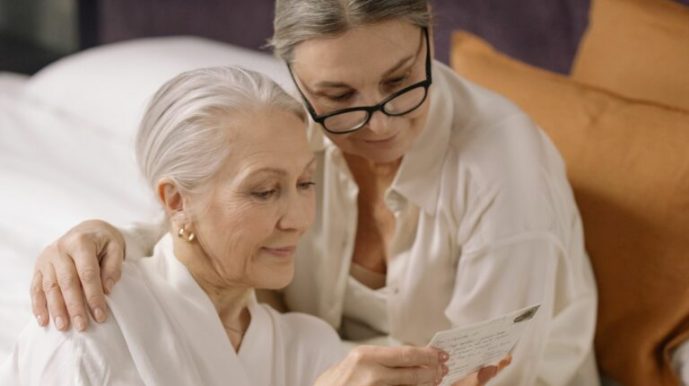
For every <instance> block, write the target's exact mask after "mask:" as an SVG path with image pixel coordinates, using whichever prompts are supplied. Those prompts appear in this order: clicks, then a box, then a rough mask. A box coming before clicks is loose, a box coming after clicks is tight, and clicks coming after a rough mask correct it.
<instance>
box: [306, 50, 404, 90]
mask: <svg viewBox="0 0 689 386" xmlns="http://www.w3.org/2000/svg"><path fill="white" fill-rule="evenodd" d="M415 56H416V55H410V56H406V57H404V58H402V59H400V60H399V61H398V62H397V63H395V65H394V66H392V67H390V69H388V70H387V71H385V72H384V73H383V76H382V77H383V78H385V77H386V76H389V75H390V74H392V73H393V72H395V71H397V70H399V69H400V68H402V67H404V65H405V64H407V62H409V61H411V60H413V59H414V57H415ZM315 86H316V87H322V88H352V86H350V85H348V84H347V83H344V82H333V81H328V80H325V81H322V82H318V83H316V85H315Z"/></svg>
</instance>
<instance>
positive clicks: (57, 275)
mask: <svg viewBox="0 0 689 386" xmlns="http://www.w3.org/2000/svg"><path fill="white" fill-rule="evenodd" d="M162 228H163V226H162V222H157V223H155V224H146V225H135V226H133V227H131V228H128V229H123V230H118V229H117V228H115V227H113V226H112V225H110V224H108V223H107V222H105V221H101V220H88V221H85V222H83V223H81V224H79V225H77V226H75V227H74V228H72V229H70V230H69V231H68V232H67V233H66V234H64V235H63V236H62V237H60V238H59V239H58V240H56V241H55V242H54V243H52V244H50V245H49V246H47V247H46V248H45V249H44V250H43V251H42V252H41V254H40V255H39V256H38V259H37V260H36V265H35V267H34V276H33V279H32V282H31V302H32V305H33V313H34V316H35V317H36V320H37V321H38V324H39V325H41V326H46V325H47V324H48V321H49V317H50V316H52V317H53V321H54V323H55V326H56V327H57V328H58V329H59V330H62V331H65V330H67V329H68V328H69V325H70V323H71V324H74V326H75V327H76V328H77V329H78V330H80V331H83V330H85V329H86V328H87V327H88V322H89V313H88V312H87V308H86V304H88V309H89V310H90V314H91V315H92V316H93V318H94V319H95V320H96V321H98V322H103V321H105V319H106V317H107V306H106V303H105V295H104V294H107V293H110V290H111V289H112V286H114V285H115V283H116V282H117V281H118V280H119V278H120V274H121V267H122V261H123V260H124V257H125V246H126V250H127V254H126V255H127V257H130V258H131V257H139V256H145V255H147V253H145V252H147V251H150V250H151V249H152V246H153V245H155V243H156V241H157V240H158V239H159V238H160V236H161V235H162V233H163V232H164V230H163V229H162ZM84 299H85V300H86V302H84Z"/></svg>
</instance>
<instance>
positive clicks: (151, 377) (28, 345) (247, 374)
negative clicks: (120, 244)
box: [0, 236, 343, 386]
mask: <svg viewBox="0 0 689 386" xmlns="http://www.w3.org/2000/svg"><path fill="white" fill-rule="evenodd" d="M123 270H124V271H123V273H124V274H123V275H122V281H121V282H120V283H118V285H117V286H115V288H114V289H113V293H112V295H111V296H110V297H109V298H108V305H109V307H110V309H111V310H112V315H113V317H111V318H108V321H107V322H105V323H104V324H103V325H96V326H95V328H94V327H92V328H91V329H89V331H88V332H86V333H79V332H76V331H74V330H73V329H72V330H70V331H69V332H65V333H63V332H60V331H57V330H56V329H55V328H54V327H52V326H49V327H46V328H41V327H39V326H37V325H36V323H35V322H32V323H30V324H29V325H28V326H27V328H26V329H25V330H24V332H23V333H22V334H21V336H20V338H19V341H18V342H17V344H16V345H15V348H14V350H13V353H12V355H11V356H10V358H9V359H8V360H7V361H6V362H5V363H4V364H3V365H2V366H1V367H0V384H2V385H37V386H38V385H41V386H46V385H209V386H210V385H233V386H260V385H265V386H281V385H284V386H288V385H294V386H303V385H312V384H313V382H314V381H315V379H316V378H317V376H318V375H319V374H321V373H322V372H323V371H324V370H325V369H327V368H328V367H330V366H332V365H333V364H334V363H336V362H337V361H339V360H340V359H341V358H342V356H343V349H342V346H341V343H340V340H339V338H338V337H337V335H336V333H335V331H334V330H333V329H332V328H331V327H330V326H328V325H327V324H326V323H325V322H323V321H321V320H319V319H317V318H315V317H312V316H308V315H305V314H298V313H289V314H279V313H277V312H276V311H274V310H273V309H271V308H270V307H268V306H265V305H262V304H258V303H256V301H255V298H252V300H251V301H250V305H249V311H250V313H251V323H250V325H249V328H248V330H247V331H246V334H245V336H244V339H243V342H242V344H241V346H240V349H239V352H236V351H235V350H234V348H233V346H232V345H231V343H230V341H229V339H228V338H227V335H226V333H225V330H224V328H223V326H222V324H221V322H220V319H219V317H218V315H217V313H216V311H215V308H214V307H213V304H212V303H211V301H210V299H209V298H208V296H207V295H206V294H205V293H204V292H203V290H202V289H201V288H200V287H199V286H198V284H197V283H196V282H195V281H194V279H193V278H192V276H191V275H190V274H189V272H188V271H187V269H186V267H184V265H182V264H181V263H180V262H179V261H178V260H177V259H176V258H175V257H174V255H173V252H172V241H171V237H170V236H166V237H164V238H163V239H162V240H161V241H160V242H159V244H158V245H157V246H156V249H155V252H154V255H153V257H152V258H149V259H138V260H135V261H128V262H126V263H125V264H124V267H123Z"/></svg>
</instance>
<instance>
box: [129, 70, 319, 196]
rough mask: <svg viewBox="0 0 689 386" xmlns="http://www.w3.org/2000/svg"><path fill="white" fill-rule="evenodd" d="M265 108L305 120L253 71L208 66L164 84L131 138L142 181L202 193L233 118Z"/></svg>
mask: <svg viewBox="0 0 689 386" xmlns="http://www.w3.org/2000/svg"><path fill="white" fill-rule="evenodd" d="M266 107H268V108H278V109H282V110H285V111H289V112H293V113H294V114H296V115H297V116H298V117H299V118H300V119H302V120H304V121H305V120H306V115H305V112H304V109H303V107H302V105H301V103H299V102H297V101H296V100H295V99H294V98H292V97H291V96H290V95H288V94H287V93H286V92H285V91H284V90H283V89H282V88H281V87H280V86H279V85H277V84H276V83H275V82H274V81H273V80H271V79H270V78H268V77H267V76H266V75H263V74H260V73H258V72H254V71H249V70H246V69H242V68H239V67H232V66H229V67H213V68H203V69H198V70H193V71H188V72H185V73H182V74H180V75H178V76H176V77H174V78H173V79H171V80H169V81H168V82H166V83H165V84H164V85H163V86H162V87H161V88H160V89H159V90H158V91H157V92H156V94H155V95H154V96H153V98H152V99H151V101H150V102H149V105H148V107H147V109H146V112H145V114H144V117H143V119H142V121H141V125H140V127H139V132H138V134H137V137H136V157H137V161H138V163H139V168H140V169H141V172H142V173H143V176H144V178H145V179H146V181H147V183H148V184H149V186H151V187H152V188H153V190H154V191H155V189H156V185H157V184H158V182H159V181H160V180H161V179H163V178H170V179H172V180H173V181H174V182H175V183H176V184H177V186H178V188H180V189H181V190H182V191H183V192H187V193H191V194H196V193H202V192H203V191H204V189H205V188H206V187H207V182H209V181H210V180H211V179H212V177H213V176H214V175H215V174H216V173H217V172H218V170H219V169H220V166H221V165H222V164H223V162H224V160H225V159H226V157H227V155H228V154H229V151H230V136H229V135H228V134H229V133H228V129H227V128H228V127H234V126H235V125H232V124H231V123H232V117H233V114H234V115H236V113H238V112H246V111H247V110H248V111H251V110H252V109H257V108H266ZM228 123H229V124H228ZM235 129H237V128H236V127H235ZM238 129H240V130H242V129H247V130H248V129H249V128H238Z"/></svg>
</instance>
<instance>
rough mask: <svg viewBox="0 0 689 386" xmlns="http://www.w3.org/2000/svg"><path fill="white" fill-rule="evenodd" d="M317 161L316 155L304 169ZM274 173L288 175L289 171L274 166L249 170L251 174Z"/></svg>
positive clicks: (282, 175)
mask: <svg viewBox="0 0 689 386" xmlns="http://www.w3.org/2000/svg"><path fill="white" fill-rule="evenodd" d="M314 163H316V157H311V161H309V162H308V163H307V164H306V166H304V169H308V168H309V167H310V166H311V165H313V164H314ZM263 173H265V174H274V175H277V176H280V177H284V176H286V175H287V174H288V173H287V171H285V170H284V169H279V168H273V167H264V168H260V169H256V170H252V171H251V172H249V175H256V174H263Z"/></svg>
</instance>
